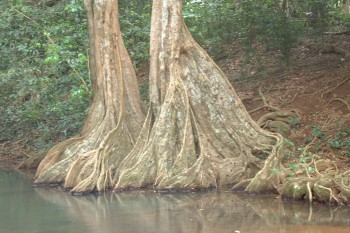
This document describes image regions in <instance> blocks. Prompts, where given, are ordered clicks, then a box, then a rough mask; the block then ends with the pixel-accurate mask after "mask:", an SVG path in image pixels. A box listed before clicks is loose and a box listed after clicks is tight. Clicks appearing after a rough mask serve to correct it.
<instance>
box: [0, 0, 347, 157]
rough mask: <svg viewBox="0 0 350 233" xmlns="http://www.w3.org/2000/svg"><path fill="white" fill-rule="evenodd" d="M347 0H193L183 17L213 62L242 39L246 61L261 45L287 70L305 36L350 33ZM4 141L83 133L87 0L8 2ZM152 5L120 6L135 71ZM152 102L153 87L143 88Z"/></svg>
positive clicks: (43, 140) (3, 33)
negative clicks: (150, 89) (84, 0)
mask: <svg viewBox="0 0 350 233" xmlns="http://www.w3.org/2000/svg"><path fill="white" fill-rule="evenodd" d="M341 2H342V1H335V0H333V1H330V0H299V1H293V2H291V3H289V4H287V3H288V1H273V0H263V1H254V0H237V1H232V0H202V1H201V0H187V1H185V5H184V11H185V12H184V17H185V20H186V22H187V24H188V27H189V29H190V30H191V32H192V34H193V35H194V37H195V39H196V40H197V41H199V43H200V44H201V45H202V46H203V47H205V48H206V49H207V51H209V53H210V54H211V55H212V56H213V57H214V58H220V57H221V56H222V54H223V51H224V50H225V47H226V46H228V45H230V44H231V43H232V42H233V41H239V42H240V44H241V45H242V46H243V47H244V48H245V49H246V55H247V61H249V60H250V58H251V57H252V56H254V57H255V56H259V50H258V48H259V47H261V46H264V47H266V48H268V51H270V52H278V53H279V54H280V56H281V58H282V59H281V60H282V61H284V64H285V65H286V66H292V64H291V63H292V62H291V60H290V57H291V53H292V48H293V47H295V46H296V45H297V44H298V42H299V41H301V40H303V39H304V38H305V37H320V38H322V35H323V33H324V32H325V31H327V32H329V31H338V32H339V31H344V30H347V29H348V28H349V25H350V20H349V15H348V12H344V10H343V8H342V5H341ZM0 4H1V9H2V10H1V12H0V21H1V24H0V53H1V55H2V56H1V57H0V113H1V114H0V143H1V142H5V141H19V140H23V141H22V142H25V143H27V144H29V145H31V146H32V147H33V149H35V150H38V149H47V148H49V147H50V146H51V145H52V143H54V142H56V141H58V140H63V139H65V138H68V137H70V136H72V135H74V134H77V133H79V131H80V128H81V126H82V122H83V120H84V118H85V116H86V113H87V110H88V106H89V102H90V100H91V96H92V95H93V93H92V91H91V81H90V77H89V67H88V65H87V64H88V60H89V57H88V55H87V54H88V37H87V29H86V28H87V27H86V15H85V10H84V7H83V3H82V0H13V1H1V3H0ZM150 12H151V1H149V0H143V1H136V0H135V1H130V0H129V1H128V0H123V1H120V14H121V24H122V32H123V35H124V38H125V41H126V47H127V48H128V50H129V53H130V55H131V57H132V58H133V61H134V63H135V66H136V67H140V66H141V65H142V64H144V63H145V62H147V60H148V56H149V51H148V50H149V28H150ZM141 94H142V96H143V97H144V98H147V87H145V86H143V87H141Z"/></svg>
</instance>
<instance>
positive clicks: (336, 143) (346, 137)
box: [327, 129, 350, 156]
mask: <svg viewBox="0 0 350 233" xmlns="http://www.w3.org/2000/svg"><path fill="white" fill-rule="evenodd" d="M327 145H328V146H329V148H331V149H337V150H339V149H345V152H344V155H346V156H349V155H350V129H341V130H340V132H338V133H337V134H336V135H335V136H334V138H332V139H330V140H328V142H327Z"/></svg>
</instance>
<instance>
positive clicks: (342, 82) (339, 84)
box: [321, 78, 350, 98]
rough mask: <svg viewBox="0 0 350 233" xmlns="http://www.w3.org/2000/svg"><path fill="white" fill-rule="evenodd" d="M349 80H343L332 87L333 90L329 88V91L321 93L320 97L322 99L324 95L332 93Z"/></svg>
mask: <svg viewBox="0 0 350 233" xmlns="http://www.w3.org/2000/svg"><path fill="white" fill-rule="evenodd" d="M349 80H350V78H346V79H344V80H343V81H341V82H340V83H338V84H337V85H336V86H335V87H333V88H331V89H329V90H327V91H324V92H322V94H321V97H322V98H323V96H324V95H326V94H329V93H332V92H333V91H335V90H336V89H337V88H338V87H340V86H341V85H343V84H344V83H346V82H347V81H349Z"/></svg>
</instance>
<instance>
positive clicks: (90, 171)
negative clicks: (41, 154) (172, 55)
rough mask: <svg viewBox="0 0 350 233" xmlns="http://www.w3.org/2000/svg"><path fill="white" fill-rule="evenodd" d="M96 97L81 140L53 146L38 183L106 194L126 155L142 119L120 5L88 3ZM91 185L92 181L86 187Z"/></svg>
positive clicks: (103, 1) (105, 1)
mask: <svg viewBox="0 0 350 233" xmlns="http://www.w3.org/2000/svg"><path fill="white" fill-rule="evenodd" d="M85 6H86V9H87V13H88V22H89V36H90V47H91V48H90V69H91V74H92V79H93V80H92V81H93V90H94V98H93V102H92V105H91V108H90V111H89V114H88V117H87V119H86V121H85V124H84V127H83V129H82V132H81V133H80V135H78V136H76V137H73V138H71V139H68V140H66V141H63V142H61V143H60V144H58V145H57V146H55V147H53V148H52V149H51V150H50V151H49V152H48V154H47V156H46V157H45V158H44V160H43V161H42V162H41V164H40V166H39V168H38V170H37V173H36V180H35V183H36V184H47V183H62V182H66V183H65V186H66V187H74V186H77V185H78V184H80V185H81V186H83V190H94V189H99V190H103V189H104V188H106V187H108V186H109V185H110V179H109V177H110V174H111V173H112V172H113V169H115V168H114V167H111V166H109V164H110V163H113V164H116V163H117V161H119V160H122V159H123V157H124V156H125V155H126V154H128V152H129V151H130V150H131V148H132V147H133V145H134V142H135V141H136V138H137V136H138V134H139V132H140V130H141V127H142V123H143V120H144V114H143V113H142V111H141V106H140V98H139V92H138V87H137V80H136V75H135V71H134V68H133V65H132V62H131V60H130V58H129V55H128V53H127V51H126V49H125V47H124V43H123V40H122V35H121V32H120V26H119V20H118V1H117V0H85ZM87 181H88V182H87Z"/></svg>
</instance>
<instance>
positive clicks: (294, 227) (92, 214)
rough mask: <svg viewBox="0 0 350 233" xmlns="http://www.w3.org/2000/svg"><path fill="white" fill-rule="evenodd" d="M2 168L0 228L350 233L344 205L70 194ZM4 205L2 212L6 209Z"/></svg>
mask: <svg viewBox="0 0 350 233" xmlns="http://www.w3.org/2000/svg"><path fill="white" fill-rule="evenodd" d="M30 185H31V180H27V179H26V178H24V177H21V176H18V175H16V174H13V173H8V174H4V173H0V208H1V210H3V211H0V229H1V230H0V232H5V233H13V232H26V233H34V232H35V233H40V232H50V233H51V232H68V233H69V232H74V233H80V232H84V233H85V232H86V233H95V232H104V233H109V232H116V233H129V232H130V233H131V232H132V233H139V232H140V233H148V232H150V233H151V232H152V233H155V232H160V233H162V232H169V233H194V232H195V233H226V232H241V233H243V232H250V233H254V232H259V233H264V232H269V233H270V232H271V231H273V232H275V233H288V232H293V233H294V232H312V233H325V232H327V233H329V232H340V233H342V232H350V218H349V216H350V209H349V208H347V207H337V206H323V205H314V206H312V207H311V206H309V205H308V204H305V203H288V202H282V201H281V200H280V199H276V198H274V197H264V198H258V197H253V196H243V195H235V194H232V193H188V194H178V193H174V194H159V193H153V192H126V193H112V192H110V193H104V194H103V195H101V196H94V195H89V196H80V197H73V196H71V195H70V194H69V193H66V192H63V191H62V190H57V189H52V188H37V189H33V188H32V187H31V186H30ZM4 210H6V211H4Z"/></svg>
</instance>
